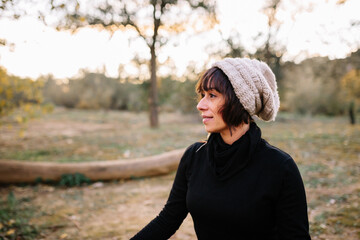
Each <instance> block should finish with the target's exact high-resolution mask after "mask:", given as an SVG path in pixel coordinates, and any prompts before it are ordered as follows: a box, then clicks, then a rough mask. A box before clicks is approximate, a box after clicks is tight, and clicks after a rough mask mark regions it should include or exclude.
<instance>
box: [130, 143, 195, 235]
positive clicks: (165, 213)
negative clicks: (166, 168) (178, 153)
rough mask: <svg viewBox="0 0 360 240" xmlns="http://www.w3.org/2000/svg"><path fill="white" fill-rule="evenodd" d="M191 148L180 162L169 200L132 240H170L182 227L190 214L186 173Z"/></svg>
mask: <svg viewBox="0 0 360 240" xmlns="http://www.w3.org/2000/svg"><path fill="white" fill-rule="evenodd" d="M191 149H192V147H189V148H188V149H187V150H186V151H185V153H184V155H183V157H182V158H181V160H180V164H179V167H178V170H177V173H176V176H175V180H174V183H173V186H172V189H171V191H170V195H169V198H168V200H167V202H166V204H165V206H164V208H163V209H162V211H161V212H160V214H159V215H158V216H157V217H156V218H154V219H153V220H152V221H151V222H150V223H149V224H148V225H146V226H145V227H144V228H143V229H142V230H141V231H140V232H138V233H137V234H136V235H135V236H134V237H133V238H131V240H140V239H141V240H150V239H157V240H161V239H168V238H170V237H171V236H172V235H173V234H174V233H175V232H176V230H177V229H178V228H179V227H180V225H181V223H182V222H183V220H184V219H185V217H186V215H187V214H188V209H187V207H186V193H187V179H186V172H187V168H188V165H189V164H188V163H189V162H190V160H191V159H190V158H191V155H192V154H191V152H192V151H191Z"/></svg>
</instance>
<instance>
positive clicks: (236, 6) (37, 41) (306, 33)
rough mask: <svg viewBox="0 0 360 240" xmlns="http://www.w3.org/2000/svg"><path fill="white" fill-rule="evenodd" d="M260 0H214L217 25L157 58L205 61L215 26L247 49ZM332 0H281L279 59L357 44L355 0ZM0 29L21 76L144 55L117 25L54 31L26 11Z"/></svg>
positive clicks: (111, 68) (342, 52) (113, 69)
mask: <svg viewBox="0 0 360 240" xmlns="http://www.w3.org/2000/svg"><path fill="white" fill-rule="evenodd" d="M264 2H265V1H263V0H221V1H218V3H219V14H218V19H219V25H217V26H215V28H214V29H213V30H212V31H209V32H208V33H203V34H200V35H198V36H194V37H192V38H191V39H185V38H184V39H178V40H177V42H178V45H176V46H173V45H172V44H169V45H167V46H166V45H165V46H164V47H163V48H162V49H161V51H159V52H158V58H159V61H160V62H163V61H165V60H166V59H167V58H168V57H169V58H171V59H172V61H173V62H174V63H175V66H176V67H177V68H178V69H177V71H178V73H179V74H181V73H182V72H183V71H184V69H185V68H186V66H187V65H188V64H189V62H190V61H193V62H197V63H199V64H200V65H201V64H203V63H204V62H211V60H209V59H211V56H209V55H208V53H207V51H206V46H207V45H208V44H209V43H215V44H216V43H217V42H220V41H221V38H220V35H219V31H221V32H222V34H223V35H224V36H225V37H226V36H228V35H229V34H232V33H234V32H237V33H238V34H239V35H240V36H241V41H242V44H243V45H244V46H245V47H246V48H247V49H248V50H250V51H252V50H254V49H255V46H256V44H257V43H255V42H254V37H255V36H256V35H257V34H258V33H259V31H261V32H266V29H267V28H266V24H267V18H266V17H265V16H264V15H263V14H262V13H261V11H260V8H261V6H262V4H264ZM336 2H337V0H284V5H283V9H281V10H280V12H279V19H280V20H281V21H282V23H283V25H282V28H281V32H280V36H281V42H282V43H284V44H285V46H286V49H287V54H286V55H285V60H296V61H300V60H302V59H304V58H306V57H311V56H329V57H330V58H343V57H346V55H347V54H349V53H350V52H351V51H354V50H356V49H357V48H359V47H360V25H358V26H357V27H354V28H353V29H352V31H351V32H350V31H349V30H348V29H347V27H348V26H349V22H350V21H360V14H359V9H360V1H359V0H348V1H347V2H346V3H345V4H343V5H336V4H335V3H336ZM301 6H302V7H301ZM299 7H301V8H300V9H299ZM310 10H311V11H310ZM0 29H1V31H0V38H3V39H6V40H7V42H8V43H13V44H14V45H13V47H12V46H6V47H0V65H1V66H3V67H5V68H6V69H7V71H8V73H10V74H14V75H17V76H21V77H31V78H37V77H39V76H40V75H46V74H52V75H54V76H55V77H56V78H66V77H72V76H74V75H76V74H77V73H78V72H79V70H80V69H85V68H86V69H89V70H92V71H96V70H102V69H103V68H105V69H106V73H107V74H108V75H109V76H113V77H116V76H117V75H118V67H119V64H123V65H125V66H126V64H127V63H128V62H129V61H130V60H131V59H132V57H133V56H134V52H135V51H136V52H138V53H139V54H141V55H142V56H145V57H146V58H149V56H150V55H149V50H148V48H147V47H146V46H145V45H144V43H143V42H142V41H141V40H140V39H139V40H136V42H135V43H134V42H132V43H131V44H130V45H129V41H128V38H129V37H134V36H130V33H125V32H121V31H117V32H115V34H114V35H113V36H110V34H109V33H108V32H106V31H98V30H95V29H90V28H85V29H81V30H80V31H79V32H78V33H76V34H71V33H69V32H58V31H56V30H54V29H53V28H51V27H49V26H45V25H44V24H43V23H42V22H40V21H38V20H37V19H36V18H32V17H26V18H21V19H20V20H9V19H1V20H0ZM132 35H133V34H132ZM325 42H327V44H325Z"/></svg>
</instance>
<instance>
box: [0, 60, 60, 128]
mask: <svg viewBox="0 0 360 240" xmlns="http://www.w3.org/2000/svg"><path fill="white" fill-rule="evenodd" d="M42 88H43V82H42V81H33V80H31V79H28V78H24V79H23V78H19V77H16V76H10V75H8V74H7V73H6V70H5V69H3V68H1V67H0V117H6V118H7V119H8V120H10V121H11V122H16V123H23V122H26V121H27V120H28V119H29V118H34V117H36V116H38V115H40V114H42V113H47V112H51V111H52V110H53V107H52V105H50V104H43V95H42ZM2 122H3V120H2V121H0V123H2Z"/></svg>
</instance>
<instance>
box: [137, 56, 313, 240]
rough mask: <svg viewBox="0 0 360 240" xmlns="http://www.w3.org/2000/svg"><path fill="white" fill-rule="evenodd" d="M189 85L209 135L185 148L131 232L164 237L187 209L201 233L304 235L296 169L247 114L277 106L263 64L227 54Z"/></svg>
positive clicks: (271, 111) (268, 116)
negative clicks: (169, 182)
mask: <svg viewBox="0 0 360 240" xmlns="http://www.w3.org/2000/svg"><path fill="white" fill-rule="evenodd" d="M196 90H197V92H198V93H199V95H200V100H199V103H198V105H197V109H198V110H199V111H200V112H201V115H202V118H203V124H204V126H205V129H206V131H207V132H209V133H210V135H209V137H208V140H207V141H206V142H205V143H195V144H193V145H191V146H190V147H189V148H188V149H187V150H186V151H185V153H184V155H183V157H182V159H181V161H180V164H179V167H178V170H177V174H176V177H175V180H174V184H173V187H172V189H171V192H170V196H169V199H168V201H167V203H166V205H165V206H164V208H163V210H162V211H161V212H160V214H159V215H158V216H157V217H156V218H155V219H154V220H152V221H151V222H150V223H149V224H148V225H147V226H146V227H144V228H143V229H142V230H141V231H140V232H139V233H137V234H136V235H135V236H134V237H133V238H132V239H134V240H137V239H156V240H158V239H168V238H169V237H170V236H172V235H173V234H174V233H175V231H176V230H177V229H178V228H179V226H180V225H181V223H182V221H183V220H184V218H185V217H186V216H187V214H188V212H190V214H191V216H192V219H193V221H194V227H195V232H196V235H197V238H198V239H200V240H203V239H219V240H222V239H245V240H249V239H259V240H268V239H291V240H294V239H310V235H309V231H308V230H309V227H308V216H307V204H306V196H305V190H304V185H303V182H302V179H301V176H300V173H299V171H298V168H297V166H296V164H295V162H294V161H293V159H292V158H291V156H290V155H288V154H287V153H285V152H283V151H281V150H280V149H278V148H276V147H273V146H271V145H270V144H269V143H267V142H266V141H265V140H264V139H262V138H261V131H260V129H259V127H258V126H257V125H256V123H255V122H254V121H253V119H252V116H254V115H256V116H258V117H259V118H260V119H262V120H265V121H269V120H274V119H275V117H276V114H277V111H278V109H279V97H278V93H277V85H276V81H275V76H274V74H273V73H272V71H271V70H270V68H269V67H268V66H267V65H266V64H265V63H263V62H260V61H257V60H250V59H246V58H245V59H240V58H234V59H231V58H227V59H224V60H222V61H219V62H216V63H215V64H214V65H213V67H212V68H210V69H209V70H208V71H206V72H205V74H204V75H203V76H202V77H201V78H200V80H199V82H198V84H197V86H196Z"/></svg>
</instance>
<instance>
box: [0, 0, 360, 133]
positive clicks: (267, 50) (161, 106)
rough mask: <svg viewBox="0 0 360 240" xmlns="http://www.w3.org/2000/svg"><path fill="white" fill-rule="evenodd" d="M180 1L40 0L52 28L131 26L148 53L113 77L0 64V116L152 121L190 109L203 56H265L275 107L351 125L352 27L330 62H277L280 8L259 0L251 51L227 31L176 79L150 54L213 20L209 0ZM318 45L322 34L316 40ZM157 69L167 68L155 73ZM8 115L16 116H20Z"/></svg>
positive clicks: (358, 75)
mask: <svg viewBox="0 0 360 240" xmlns="http://www.w3.org/2000/svg"><path fill="white" fill-rule="evenodd" d="M186 2H187V1H183V2H182V1H179V2H178V1H165V0H164V1H150V2H149V3H140V2H139V3H135V2H134V3H132V4H129V3H127V2H126V1H123V2H121V1H120V2H119V5H116V4H112V3H106V4H105V3H104V4H100V5H96V4H95V5H94V6H93V7H95V8H93V9H94V10H95V11H94V12H91V13H90V12H88V11H89V10H88V8H83V7H82V5H80V2H78V1H70V2H68V3H63V2H61V1H50V2H49V3H48V4H47V5H46V6H47V7H48V9H47V12H44V11H45V10H43V9H39V10H38V11H37V14H38V17H39V18H40V19H43V21H44V22H45V21H46V19H47V17H48V16H47V15H50V16H52V17H53V18H54V17H56V18H57V20H56V21H55V23H54V24H55V25H54V26H56V27H57V29H59V30H71V31H74V32H75V33H76V31H77V30H78V29H81V28H84V27H95V28H100V29H105V30H106V31H109V32H115V31H118V29H120V31H129V30H127V29H129V28H130V29H133V30H134V29H135V32H136V33H137V38H139V39H142V40H143V41H144V42H145V43H146V46H147V47H148V50H149V52H150V53H151V54H150V55H149V56H150V59H146V58H144V57H140V55H135V57H134V58H133V60H132V61H131V62H130V63H128V64H127V65H120V66H119V68H118V69H119V74H118V77H109V76H108V75H107V74H106V70H105V69H104V70H103V71H101V70H99V71H97V72H92V71H89V70H86V69H83V70H81V71H80V72H79V74H78V75H77V76H76V77H70V78H66V79H56V77H54V76H52V75H46V76H40V77H38V78H37V79H30V78H26V79H23V78H20V77H17V76H14V75H10V74H8V73H7V70H6V69H5V68H4V67H1V69H0V81H1V82H0V97H1V98H0V115H1V116H6V115H9V114H10V113H11V112H12V111H13V110H14V109H16V108H19V107H23V108H24V109H26V110H27V111H29V112H31V108H32V107H38V106H39V105H44V104H45V105H46V106H47V107H46V108H47V109H49V104H52V105H53V106H63V107H66V108H79V109H108V110H110V109H111V110H127V111H137V112H139V111H148V112H149V116H150V125H151V126H152V127H157V126H158V125H159V123H158V111H160V112H163V111H181V112H184V113H189V112H196V109H195V107H194V106H195V102H196V100H195V99H196V95H195V93H194V91H193V89H194V86H195V83H196V80H197V79H198V77H199V75H200V74H201V72H202V71H204V70H205V69H206V68H207V67H208V66H209V64H210V63H211V62H213V61H214V60H217V59H222V58H224V57H250V58H257V59H259V60H262V61H265V62H266V63H268V64H269V65H270V67H271V68H272V70H273V71H274V73H275V75H276V77H277V81H278V88H279V92H280V97H281V111H286V112H293V113H300V114H310V115H314V114H320V115H329V116H335V115H344V114H347V115H348V116H349V117H350V121H351V123H355V120H356V118H355V114H356V113H357V112H358V111H359V104H358V103H359V99H360V84H359V81H360V80H359V79H360V72H359V68H360V67H359V66H360V51H359V50H356V49H357V48H359V46H360V43H359V40H358V39H356V38H355V37H356V36H357V35H356V33H355V34H354V35H353V36H352V37H354V38H355V39H350V38H346V39H345V37H343V36H338V37H339V38H340V39H342V38H344V41H345V42H348V45H349V48H350V49H352V51H353V52H349V53H348V56H347V57H346V58H343V59H332V60H330V59H329V58H327V57H309V58H307V59H305V60H303V61H301V62H298V63H295V62H292V61H285V60H284V56H285V55H286V54H287V50H286V46H285V45H284V43H283V41H282V39H281V38H280V37H281V36H280V32H281V27H282V24H283V23H284V22H283V21H282V20H279V12H281V11H283V10H284V9H281V7H283V6H282V4H283V2H282V1H279V0H273V1H267V2H266V3H264V6H263V8H262V12H263V14H264V16H265V17H266V18H267V22H268V26H267V31H266V32H259V34H258V35H257V36H256V37H255V38H254V42H259V43H258V44H257V47H256V49H251V50H247V49H246V48H245V47H244V45H243V44H242V42H241V39H240V35H241V34H243V35H244V34H245V33H236V32H234V33H232V34H230V35H228V36H226V37H225V36H224V34H222V35H221V36H222V37H223V38H222V42H220V43H214V44H211V43H209V46H208V53H207V54H208V55H209V56H210V57H209V60H208V61H207V62H203V63H195V62H190V63H189V64H188V67H187V70H186V71H185V72H184V73H183V74H182V76H180V77H179V76H178V75H176V74H175V73H176V71H175V69H176V67H177V66H176V65H174V62H173V61H172V60H171V59H167V60H166V61H165V62H164V61H162V62H161V63H160V62H159V61H158V59H157V52H158V51H160V49H161V48H162V47H163V46H164V45H166V44H167V43H168V42H169V41H170V40H171V39H172V38H176V36H177V35H178V34H180V33H182V32H186V31H190V32H191V31H193V32H194V31H197V32H205V31H209V30H210V29H211V28H213V27H214V26H215V25H216V24H217V21H218V20H217V18H216V4H215V2H214V1H189V2H188V4H187V5H184V4H185V3H186ZM21 3H22V2H21V1H20V0H17V1H15V0H6V1H2V3H1V6H0V14H1V15H0V16H3V17H8V18H15V19H19V18H21V17H23V15H24V16H26V14H27V12H26V9H23V8H24V7H26V6H27V5H23V4H21ZM35 3H36V1H35V2H34V3H33V4H34V6H33V7H36V4H35ZM294 4H296V2H294ZM343 4H346V1H338V2H337V5H338V6H339V7H341V5H343ZM84 5H86V4H84ZM283 5H284V4H283ZM151 6H153V9H154V11H153V14H151ZM284 6H285V7H286V5H284ZM285 7H283V8H285ZM138 8H139V9H141V10H142V11H149V9H150V12H149V13H150V14H149V15H144V14H143V13H142V14H143V15H144V16H141V15H139V12H141V11H137V9H138ZM172 8H173V9H175V10H178V12H177V14H175V13H172V11H173V9H172ZM84 9H85V10H88V11H85V10H84ZM285 10H286V8H285ZM181 11H183V12H181ZM298 11H301V10H298ZM307 11H311V10H307ZM45 14H46V15H45ZM172 14H173V15H172ZM179 16H181V17H179ZM191 16H201V17H200V18H197V19H196V21H199V22H201V24H200V25H201V26H200V27H199V26H194V24H195V23H196V21H194V20H188V19H189V18H190V17H191ZM359 27H360V20H353V21H351V22H349V23H348V26H345V27H344V28H345V29H343V31H344V32H345V33H346V34H350V36H351V33H352V32H354V29H355V30H356V29H358V28H359ZM149 28H150V29H152V30H149ZM324 28H326V27H324ZM194 29H195V30H194ZM345 33H344V36H345V35H346V34H345ZM194 34H197V33H196V32H195V33H194ZM220 34H221V32H220ZM1 44H2V45H3V47H11V43H8V42H7V41H6V39H2V41H1ZM326 44H327V43H326V39H324V45H326ZM214 45H216V46H220V47H215V46H214ZM130 65H131V66H132V67H133V68H135V69H137V71H136V74H129V73H128V72H127V71H126V69H127V67H128V66H130ZM160 67H161V68H166V69H167V71H162V73H160V74H159V68H160ZM164 72H165V73H164ZM15 118H16V119H17V120H18V121H23V119H22V117H21V116H16V117H15Z"/></svg>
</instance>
